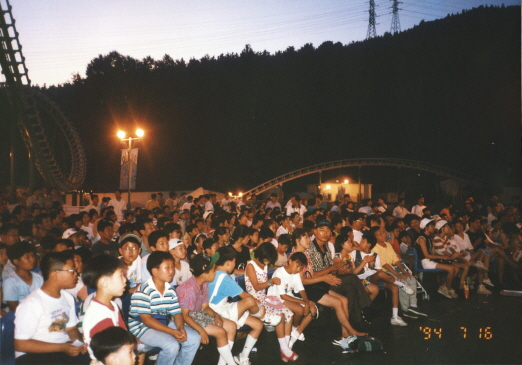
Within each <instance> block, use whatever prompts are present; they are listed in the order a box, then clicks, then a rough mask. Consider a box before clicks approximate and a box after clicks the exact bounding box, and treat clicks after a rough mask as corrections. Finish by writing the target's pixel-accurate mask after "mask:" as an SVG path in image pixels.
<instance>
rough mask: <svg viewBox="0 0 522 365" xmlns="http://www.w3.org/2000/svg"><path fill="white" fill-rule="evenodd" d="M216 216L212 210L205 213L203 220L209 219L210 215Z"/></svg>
mask: <svg viewBox="0 0 522 365" xmlns="http://www.w3.org/2000/svg"><path fill="white" fill-rule="evenodd" d="M211 214H214V212H213V211H212V210H208V211H206V212H205V213H203V219H207V218H208V216H209V215H211Z"/></svg>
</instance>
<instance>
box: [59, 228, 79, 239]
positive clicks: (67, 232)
mask: <svg viewBox="0 0 522 365" xmlns="http://www.w3.org/2000/svg"><path fill="white" fill-rule="evenodd" d="M76 233H78V230H77V229H76V228H68V229H67V230H65V232H63V234H62V238H64V239H67V238H69V237H71V236H72V235H73V234H76Z"/></svg>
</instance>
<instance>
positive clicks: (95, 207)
mask: <svg viewBox="0 0 522 365" xmlns="http://www.w3.org/2000/svg"><path fill="white" fill-rule="evenodd" d="M91 209H95V210H96V211H97V212H98V214H100V204H98V205H97V206H94V205H92V204H89V205H87V206H86V207H85V208H83V211H84V212H87V213H89V211H90V210H91Z"/></svg>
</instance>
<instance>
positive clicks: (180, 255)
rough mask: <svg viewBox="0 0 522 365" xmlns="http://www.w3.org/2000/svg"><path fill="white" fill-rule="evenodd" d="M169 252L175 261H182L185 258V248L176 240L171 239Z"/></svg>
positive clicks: (180, 241)
mask: <svg viewBox="0 0 522 365" xmlns="http://www.w3.org/2000/svg"><path fill="white" fill-rule="evenodd" d="M169 252H170V254H171V255H172V257H174V258H175V259H176V260H178V261H179V260H183V259H184V258H185V257H186V256H187V248H186V247H185V245H184V244H183V241H182V240H180V239H178V238H173V239H171V240H170V241H169Z"/></svg>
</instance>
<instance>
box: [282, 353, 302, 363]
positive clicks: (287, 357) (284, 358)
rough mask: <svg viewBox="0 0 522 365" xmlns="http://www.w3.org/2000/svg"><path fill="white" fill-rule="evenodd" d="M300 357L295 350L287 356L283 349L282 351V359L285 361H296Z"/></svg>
mask: <svg viewBox="0 0 522 365" xmlns="http://www.w3.org/2000/svg"><path fill="white" fill-rule="evenodd" d="M297 359H299V355H297V354H296V353H295V352H293V351H292V355H290V356H286V355H285V354H284V353H283V351H281V360H282V361H283V362H289V361H295V360H297Z"/></svg>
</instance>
